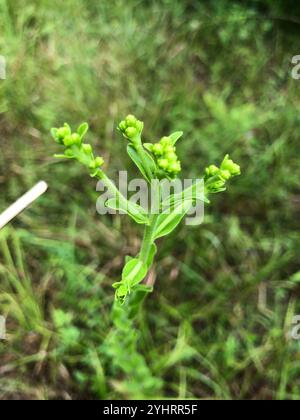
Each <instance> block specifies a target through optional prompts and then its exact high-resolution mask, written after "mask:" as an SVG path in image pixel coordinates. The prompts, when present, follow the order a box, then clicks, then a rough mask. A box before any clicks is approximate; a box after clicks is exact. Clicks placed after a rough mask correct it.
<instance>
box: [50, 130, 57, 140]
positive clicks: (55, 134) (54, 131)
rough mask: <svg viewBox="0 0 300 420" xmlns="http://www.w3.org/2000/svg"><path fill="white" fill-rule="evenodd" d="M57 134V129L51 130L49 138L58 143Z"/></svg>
mask: <svg viewBox="0 0 300 420" xmlns="http://www.w3.org/2000/svg"><path fill="white" fill-rule="evenodd" d="M57 132H58V129H57V128H51V136H52V137H53V139H54V140H55V141H56V142H57V143H58V140H57Z"/></svg>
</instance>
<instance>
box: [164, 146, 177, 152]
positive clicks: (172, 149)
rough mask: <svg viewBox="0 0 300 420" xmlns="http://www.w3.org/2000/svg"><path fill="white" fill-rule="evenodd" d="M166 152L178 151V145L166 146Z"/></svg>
mask: <svg viewBox="0 0 300 420" xmlns="http://www.w3.org/2000/svg"><path fill="white" fill-rule="evenodd" d="M164 152H165V153H175V152H176V147H174V146H165V148H164Z"/></svg>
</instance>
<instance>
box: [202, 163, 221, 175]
mask: <svg viewBox="0 0 300 420" xmlns="http://www.w3.org/2000/svg"><path fill="white" fill-rule="evenodd" d="M219 172H220V169H219V168H218V167H217V166H216V165H210V166H209V167H208V168H206V169H205V175H206V176H207V177H208V178H211V177H213V176H215V175H218V173H219Z"/></svg>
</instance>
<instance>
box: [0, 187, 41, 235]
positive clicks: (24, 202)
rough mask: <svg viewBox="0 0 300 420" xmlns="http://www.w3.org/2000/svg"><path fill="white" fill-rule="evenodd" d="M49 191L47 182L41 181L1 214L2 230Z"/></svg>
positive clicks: (0, 225) (0, 224) (0, 227)
mask: <svg viewBox="0 0 300 420" xmlns="http://www.w3.org/2000/svg"><path fill="white" fill-rule="evenodd" d="M47 189H48V185H47V184H46V182H44V181H41V182H39V183H38V184H37V185H36V186H35V187H33V188H32V189H31V190H30V191H28V192H27V193H26V194H24V195H23V196H22V197H21V198H19V200H17V201H16V202H15V203H14V204H13V205H11V206H10V207H9V208H8V209H7V210H5V211H4V212H3V213H2V214H0V230H1V229H2V228H3V227H4V226H5V225H7V224H8V223H9V222H10V221H11V220H12V219H14V218H15V217H16V216H17V215H18V214H20V213H21V212H22V211H23V210H25V209H26V207H28V206H30V204H32V203H33V202H34V201H35V200H37V199H38V198H39V197H40V196H41V195H43V194H44V193H45V192H46V191H47Z"/></svg>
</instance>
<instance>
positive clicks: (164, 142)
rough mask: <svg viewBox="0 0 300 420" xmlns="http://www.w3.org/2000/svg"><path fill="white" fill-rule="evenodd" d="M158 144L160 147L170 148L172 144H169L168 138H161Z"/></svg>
mask: <svg viewBox="0 0 300 420" xmlns="http://www.w3.org/2000/svg"><path fill="white" fill-rule="evenodd" d="M160 144H161V145H162V146H164V147H165V146H172V144H171V139H170V138H169V137H163V138H162V139H161V140H160Z"/></svg>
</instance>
